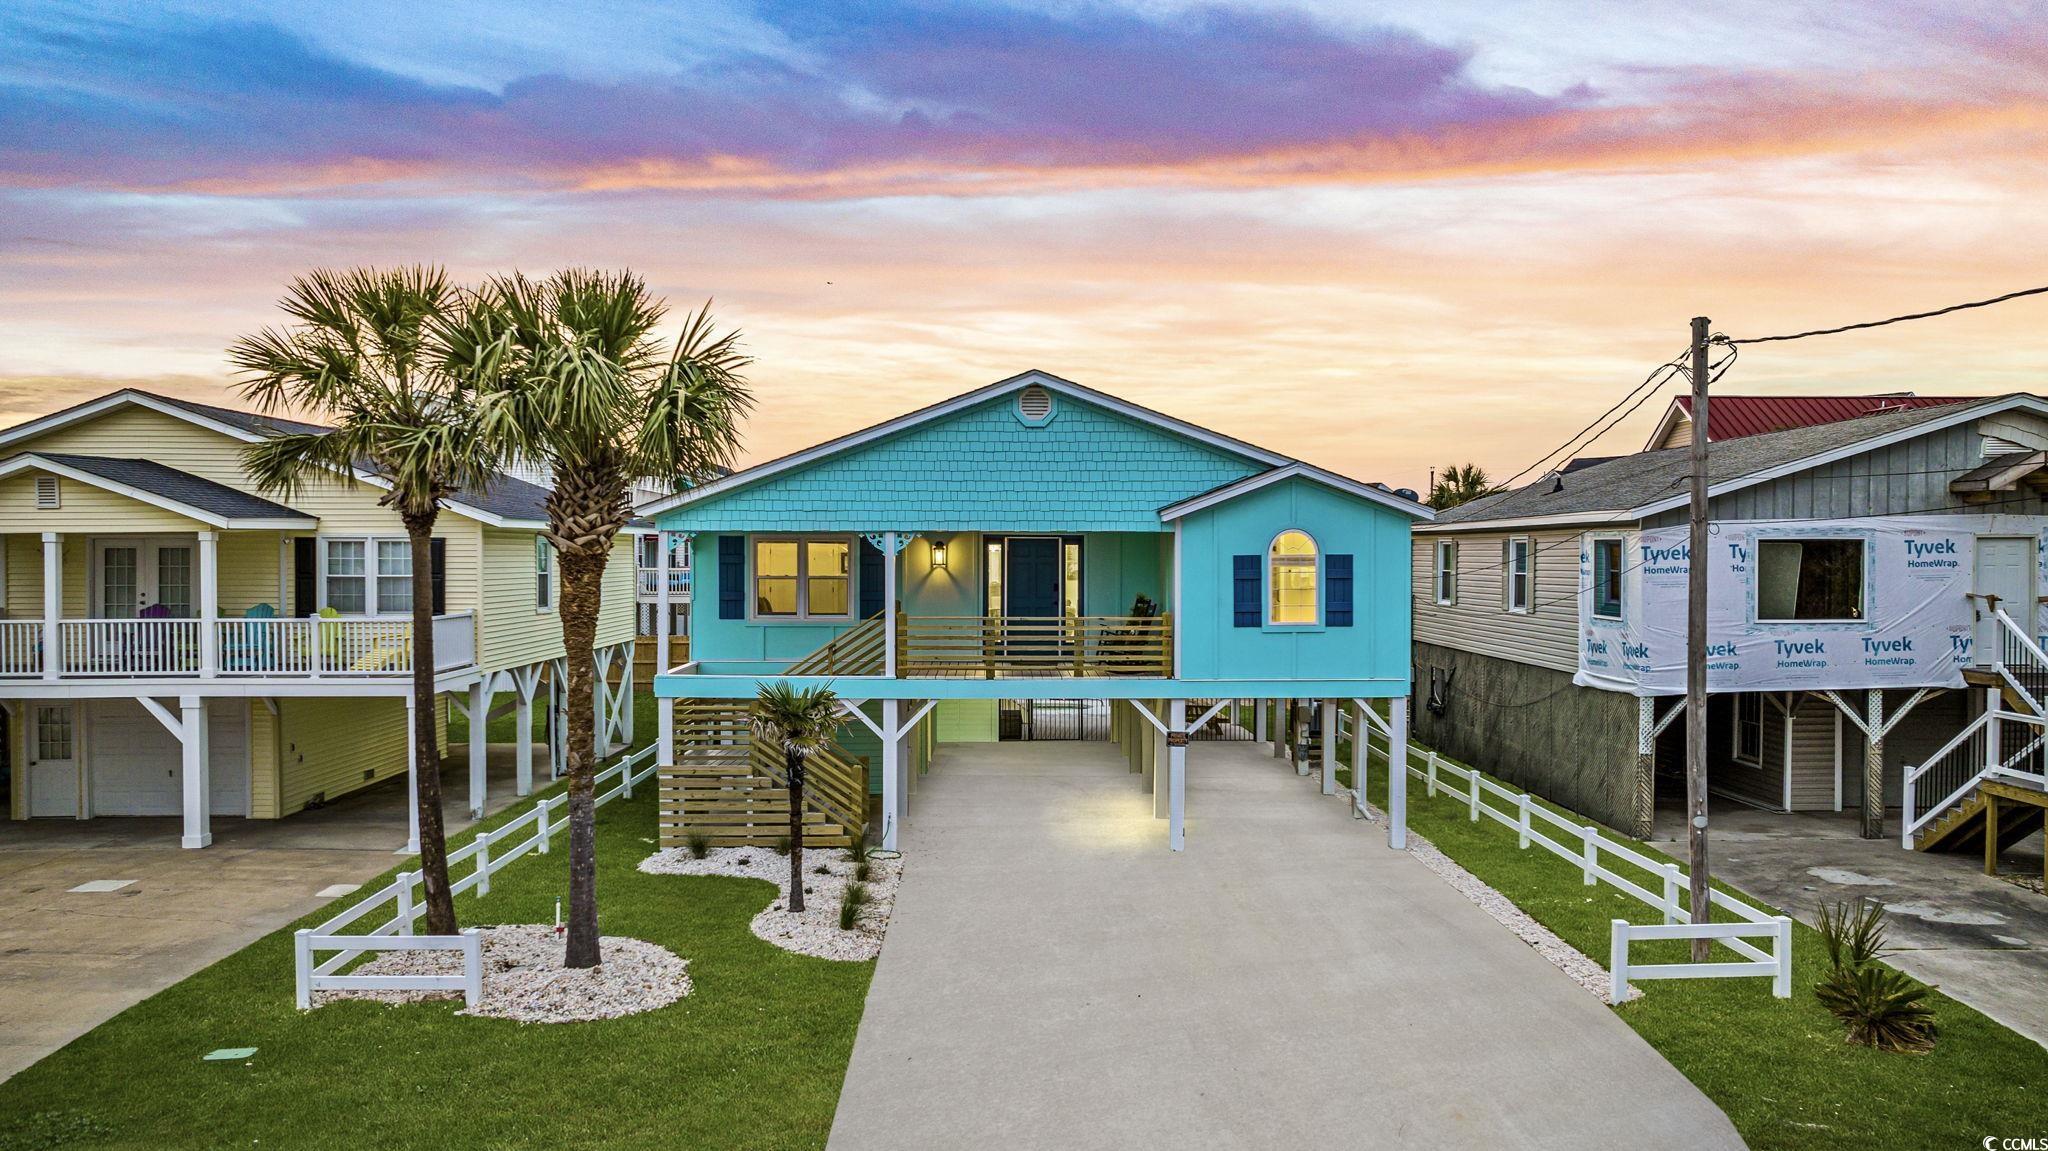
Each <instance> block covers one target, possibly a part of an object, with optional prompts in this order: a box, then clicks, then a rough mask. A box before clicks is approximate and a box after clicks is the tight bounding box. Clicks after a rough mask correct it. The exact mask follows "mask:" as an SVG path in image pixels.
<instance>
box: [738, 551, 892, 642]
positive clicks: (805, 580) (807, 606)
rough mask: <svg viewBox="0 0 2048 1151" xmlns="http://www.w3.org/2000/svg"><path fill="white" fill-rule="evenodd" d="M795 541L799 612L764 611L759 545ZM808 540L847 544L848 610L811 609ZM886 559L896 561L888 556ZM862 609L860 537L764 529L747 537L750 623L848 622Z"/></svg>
mask: <svg viewBox="0 0 2048 1151" xmlns="http://www.w3.org/2000/svg"><path fill="white" fill-rule="evenodd" d="M778 540H790V541H794V542H795V543H796V545H797V547H796V614H794V615H762V614H761V612H760V611H759V610H758V609H759V608H760V605H761V594H760V587H761V584H760V572H759V571H758V570H756V564H755V560H756V558H757V557H758V556H759V554H760V553H759V551H758V550H757V545H758V544H760V543H761V542H763V541H766V542H770V543H773V542H776V541H778ZM806 543H843V544H845V545H846V610H845V611H844V612H841V613H839V614H837V615H832V614H821V615H813V614H812V613H811V556H810V549H809V548H807V547H805V546H804V545H805V544H806ZM885 562H895V561H893V560H887V561H885ZM859 611H860V541H859V540H858V539H857V538H856V537H854V536H852V535H843V534H841V533H839V532H761V533H759V534H756V535H750V536H748V537H747V622H749V623H813V622H816V623H849V622H851V621H852V620H853V618H854V616H855V615H856V614H858V612H859Z"/></svg>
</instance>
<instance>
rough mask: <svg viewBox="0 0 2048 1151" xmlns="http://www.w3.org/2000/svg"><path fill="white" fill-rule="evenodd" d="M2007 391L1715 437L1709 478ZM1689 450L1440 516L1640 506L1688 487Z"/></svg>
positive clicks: (1624, 459) (1950, 414) (1550, 478)
mask: <svg viewBox="0 0 2048 1151" xmlns="http://www.w3.org/2000/svg"><path fill="white" fill-rule="evenodd" d="M2009 398H2011V397H2008V396H1991V397H1987V398H1985V399H1981V400H1971V401H1967V402H1965V403H1962V404H1943V405H1940V406H1931V407H1922V408H1916V409H1909V410H1905V411H1890V412H1882V413H1878V414H1874V415H1868V416H1860V417H1858V418H1856V419H1852V420H1840V421H1837V422H1834V423H1827V424H1817V425H1814V426H1812V427H1803V428H1789V429H1787V430H1785V431H1779V432H1761V433H1758V434H1756V435H1747V436H1742V437H1739V438H1737V439H1733V440H1728V441H1725V442H1723V441H1721V440H1718V439H1717V440H1715V441H1714V444H1713V449H1712V451H1710V452H1709V453H1708V454H1707V480H1708V482H1709V483H1710V484H1721V483H1726V482H1728V481H1730V480H1736V479H1740V478H1742V477H1743V476H1746V475H1749V474H1750V473H1752V472H1760V471H1764V470H1765V469H1768V468H1773V467H1778V466H1780V465H1783V464H1789V463H1792V462H1794V461H1797V460H1802V459H1806V458H1807V457H1809V456H1815V455H1819V454H1821V453H1822V452H1826V451H1830V450H1833V449H1836V448H1841V447H1847V446H1848V445H1850V444H1853V443H1856V442H1857V441H1860V440H1866V439H1871V438H1873V437H1876V436H1882V435H1887V434H1889V433H1892V432H1898V431H1904V430H1906V429H1909V428H1912V427H1915V426H1917V425H1920V424H1929V423H1933V422H1935V421H1937V420H1943V419H1951V418H1954V417H1955V416H1956V414H1957V413H1958V411H1961V410H1971V409H1976V408H1980V407H1990V406H1993V405H1996V404H1998V403H2000V402H2001V401H2003V400H2006V399H2009ZM1710 410H1711V409H1710ZM1691 451H1692V449H1691V448H1665V449H1663V450H1661V451H1654V452H1637V453H1636V454H1635V455H1632V456H1621V457H1619V458H1617V459H1612V460H1608V461H1606V462H1604V463H1598V464H1594V465H1592V466H1590V467H1585V468H1581V469H1579V470H1577V471H1572V472H1567V473H1565V474H1563V475H1558V474H1555V473H1553V474H1550V475H1546V476H1544V477H1543V478H1542V479H1540V480H1538V481H1536V482H1535V483H1532V484H1528V485H1526V486H1524V487H1519V488H1516V489H1514V490H1512V491H1506V492H1500V493H1498V494H1495V495H1491V496H1486V497H1484V498H1482V499H1477V500H1473V501H1472V502H1470V503H1466V504H1460V505H1459V506H1457V507H1455V508H1451V509H1449V510H1447V511H1444V512H1440V513H1438V515H1437V519H1436V522H1437V524H1438V525H1445V524H1473V523H1482V522H1486V521H1490V520H1512V519H1525V518H1529V517H1533V516H1559V515H1573V514H1578V513H1585V514H1587V515H1594V514H1597V513H1603V512H1618V511H1627V510H1629V509H1631V508H1638V507H1642V506H1643V505H1645V504H1650V503H1655V502H1656V501H1658V500H1661V499H1666V498H1669V497H1671V496H1677V495H1683V494H1684V493H1685V482H1686V477H1687V475H1688V473H1689V468H1690V466H1691V459H1690V457H1691Z"/></svg>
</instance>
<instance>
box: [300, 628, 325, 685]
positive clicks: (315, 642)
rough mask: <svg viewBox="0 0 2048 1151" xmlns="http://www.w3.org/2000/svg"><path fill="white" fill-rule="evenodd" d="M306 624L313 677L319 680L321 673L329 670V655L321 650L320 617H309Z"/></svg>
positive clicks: (307, 646)
mask: <svg viewBox="0 0 2048 1151" xmlns="http://www.w3.org/2000/svg"><path fill="white" fill-rule="evenodd" d="M304 622H305V627H306V651H307V652H308V653H309V654H310V656H311V660H310V664H311V666H312V669H313V670H312V676H313V678H314V679H319V678H320V673H321V672H323V671H326V670H327V655H326V653H325V652H322V651H321V650H320V617H319V616H317V615H309V616H307V617H306V618H305V621H304Z"/></svg>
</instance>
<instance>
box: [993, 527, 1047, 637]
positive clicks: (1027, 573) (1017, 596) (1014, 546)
mask: <svg viewBox="0 0 2048 1151" xmlns="http://www.w3.org/2000/svg"><path fill="white" fill-rule="evenodd" d="M1060 586H1061V581H1060V541H1059V538H1058V537H1056V536H1011V537H1010V538H1009V539H1008V540H1006V541H1004V544H1003V614H1004V615H1006V616H1010V617H1013V618H1014V617H1018V616H1039V617H1045V616H1058V615H1059V614H1060Z"/></svg>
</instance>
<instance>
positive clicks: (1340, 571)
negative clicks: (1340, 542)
mask: <svg viewBox="0 0 2048 1151" xmlns="http://www.w3.org/2000/svg"><path fill="white" fill-rule="evenodd" d="M1323 575H1324V577H1325V578H1327V579H1328V580H1329V581H1330V591H1329V595H1328V596H1327V597H1326V599H1325V600H1324V606H1323V623H1324V624H1325V625H1327V626H1329V627H1350V626H1351V557H1350V556H1348V555H1344V556H1340V555H1328V556H1324V557H1323Z"/></svg>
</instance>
